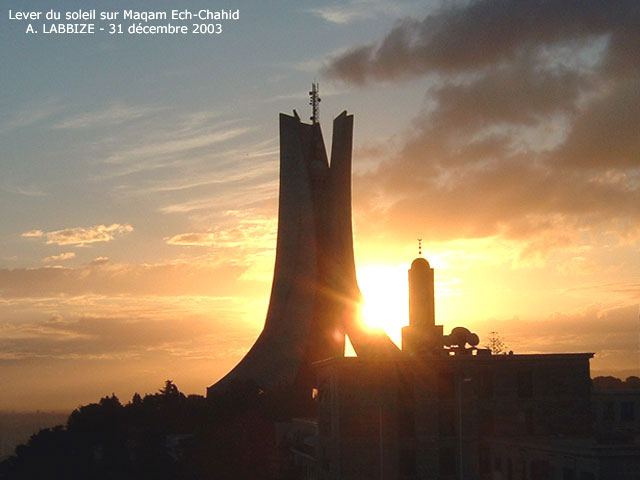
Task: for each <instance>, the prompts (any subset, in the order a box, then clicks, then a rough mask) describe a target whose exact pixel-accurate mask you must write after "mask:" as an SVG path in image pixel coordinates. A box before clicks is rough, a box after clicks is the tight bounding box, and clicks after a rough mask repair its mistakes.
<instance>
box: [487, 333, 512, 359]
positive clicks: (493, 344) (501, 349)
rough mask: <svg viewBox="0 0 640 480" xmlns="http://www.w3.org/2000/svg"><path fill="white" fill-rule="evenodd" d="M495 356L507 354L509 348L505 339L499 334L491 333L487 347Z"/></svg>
mask: <svg viewBox="0 0 640 480" xmlns="http://www.w3.org/2000/svg"><path fill="white" fill-rule="evenodd" d="M485 347H486V348H488V349H489V350H491V353H493V354H494V355H501V354H502V355H503V354H505V353H507V350H509V347H508V346H507V345H506V344H505V343H504V339H503V338H502V336H501V335H500V334H498V332H490V333H489V339H488V340H487V343H486V345H485Z"/></svg>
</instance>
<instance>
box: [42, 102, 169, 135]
mask: <svg viewBox="0 0 640 480" xmlns="http://www.w3.org/2000/svg"><path fill="white" fill-rule="evenodd" d="M164 109H165V107H153V106H151V107H150V106H130V105H125V104H123V103H120V102H116V103H114V104H112V105H110V106H108V107H106V108H104V109H102V110H95V111H92V112H85V113H81V114H77V115H73V116H70V117H67V118H65V119H62V120H60V121H59V122H57V123H56V124H54V125H53V128H56V129H75V128H93V127H105V126H109V125H116V124H120V123H125V122H129V121H132V120H138V119H140V118H143V117H146V116H148V115H151V114H155V113H158V112H160V111H162V110H164Z"/></svg>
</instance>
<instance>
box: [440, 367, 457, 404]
mask: <svg viewBox="0 0 640 480" xmlns="http://www.w3.org/2000/svg"><path fill="white" fill-rule="evenodd" d="M454 393H455V384H454V379H453V373H452V372H443V373H441V374H440V375H438V395H439V396H440V398H451V397H453V394H454Z"/></svg>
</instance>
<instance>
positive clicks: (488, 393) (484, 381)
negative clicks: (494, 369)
mask: <svg viewBox="0 0 640 480" xmlns="http://www.w3.org/2000/svg"><path fill="white" fill-rule="evenodd" d="M479 383H480V397H481V398H492V397H493V376H492V375H491V371H489V370H484V371H483V372H482V373H481V374H480V378H479Z"/></svg>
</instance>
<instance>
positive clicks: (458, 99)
mask: <svg viewBox="0 0 640 480" xmlns="http://www.w3.org/2000/svg"><path fill="white" fill-rule="evenodd" d="M449 5H450V6H449V7H445V8H443V9H441V10H439V11H437V12H435V13H433V14H430V15H428V16H427V17H426V18H424V19H423V20H416V19H405V20H403V21H401V22H400V23H398V24H397V25H396V27H395V28H394V29H393V30H392V31H391V32H389V33H388V34H387V35H386V36H385V37H384V38H383V39H382V40H381V41H380V42H378V43H375V44H370V45H364V46H359V47H355V48H354V49H352V50H349V51H347V52H346V53H344V54H342V55H339V56H337V57H335V58H332V59H329V60H328V62H327V63H326V64H325V66H324V73H325V75H327V76H328V77H330V78H333V79H338V80H341V81H344V82H346V83H350V84H353V85H363V84H366V83H368V82H373V81H398V80H402V79H405V78H408V77H415V76H425V78H426V83H427V85H428V87H427V96H426V99H427V100H426V102H425V105H424V108H423V109H422V112H421V113H420V114H419V115H418V116H417V117H416V118H415V119H414V122H413V124H412V125H413V126H412V130H411V131H410V132H409V133H408V134H407V135H406V137H405V141H404V144H403V146H402V147H401V148H400V149H399V151H398V152H397V154H395V155H393V156H392V157H391V158H388V159H387V160H386V161H383V162H382V163H380V164H379V166H378V167H377V168H375V169H374V170H372V171H370V172H367V173H365V174H363V175H361V176H360V177H357V178H356V180H355V189H356V194H355V196H354V198H355V199H356V202H361V203H359V204H356V205H357V207H359V210H360V212H359V217H357V219H358V218H359V220H358V221H359V222H360V223H361V224H362V225H363V226H362V228H361V230H360V231H361V232H365V233H366V232H367V230H370V231H371V232H374V231H378V232H379V231H384V230H385V229H387V230H389V231H391V232H393V235H396V236H398V237H399V238H400V237H403V236H404V237H406V236H407V235H408V236H410V237H413V236H414V235H415V230H416V225H417V226H418V227H417V228H418V229H419V230H421V231H424V229H425V228H427V229H428V230H429V231H428V232H425V235H427V233H428V234H429V238H430V239H433V240H446V239H450V238H477V237H486V236H490V235H496V234H500V235H505V236H508V237H511V238H517V239H521V240H527V241H529V242H531V243H532V244H533V243H536V242H538V243H539V241H538V240H539V239H536V238H535V237H536V236H540V235H543V234H546V233H548V232H550V231H555V232H557V235H556V240H557V241H556V242H555V245H556V246H558V245H566V244H569V243H571V242H572V238H577V237H578V233H579V232H584V231H585V230H586V231H614V232H617V233H618V234H620V235H628V234H629V232H630V231H631V230H633V229H634V228H635V227H633V225H637V223H638V222H640V207H639V205H640V181H639V179H640V176H639V174H638V170H639V169H640V135H639V134H638V132H640V3H638V2H635V1H614V2H600V1H592V0H588V1H584V2H572V1H543V2H530V1H522V0H520V1H506V0H505V1H495V0H492V1H479V2H465V3H462V4H461V3H455V4H449ZM451 5H454V6H451ZM360 198H363V199H366V203H365V201H361V200H359V199H360ZM376 199H378V200H379V201H376Z"/></svg>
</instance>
